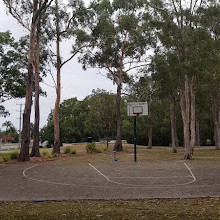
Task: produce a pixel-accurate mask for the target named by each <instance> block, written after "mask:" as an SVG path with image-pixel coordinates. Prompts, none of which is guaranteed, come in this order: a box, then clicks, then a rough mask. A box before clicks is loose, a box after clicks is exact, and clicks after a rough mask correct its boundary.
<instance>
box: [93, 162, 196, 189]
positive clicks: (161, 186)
mask: <svg viewBox="0 0 220 220" xmlns="http://www.w3.org/2000/svg"><path fill="white" fill-rule="evenodd" d="M184 164H185V166H186V168H187V169H188V170H189V172H190V174H191V176H188V177H192V178H193V180H192V181H189V182H186V183H179V184H172V185H160V186H155V185H153V186H148V185H136V184H129V183H122V182H116V181H113V180H111V179H110V178H109V177H107V176H106V175H104V174H103V173H102V172H101V171H99V170H98V169H97V168H96V167H95V166H93V165H92V164H91V163H89V166H90V167H92V168H93V169H94V170H95V171H96V172H97V173H99V174H100V175H101V176H103V177H104V178H105V179H106V180H107V181H108V182H110V183H114V184H117V185H124V186H130V187H146V188H163V187H175V186H184V185H188V184H191V183H193V182H195V181H196V177H195V176H194V174H193V172H192V171H191V169H190V168H189V167H188V166H187V164H186V163H184ZM170 178H171V179H172V177H170Z"/></svg>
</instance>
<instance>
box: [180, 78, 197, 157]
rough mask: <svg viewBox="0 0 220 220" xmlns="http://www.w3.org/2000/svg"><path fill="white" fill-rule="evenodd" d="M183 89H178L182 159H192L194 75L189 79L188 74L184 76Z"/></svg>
mask: <svg viewBox="0 0 220 220" xmlns="http://www.w3.org/2000/svg"><path fill="white" fill-rule="evenodd" d="M184 81H185V82H184V89H180V106H181V114H182V119H183V132H184V147H185V156H184V159H192V155H193V149H194V147H195V83H196V77H195V76H193V77H192V79H191V81H190V80H189V76H187V75H185V76H184Z"/></svg>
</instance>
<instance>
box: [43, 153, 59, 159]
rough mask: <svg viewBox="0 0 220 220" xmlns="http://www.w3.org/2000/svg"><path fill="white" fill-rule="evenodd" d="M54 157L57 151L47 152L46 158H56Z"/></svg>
mask: <svg viewBox="0 0 220 220" xmlns="http://www.w3.org/2000/svg"><path fill="white" fill-rule="evenodd" d="M54 157H57V154H56V153H51V154H49V153H47V154H46V158H54Z"/></svg>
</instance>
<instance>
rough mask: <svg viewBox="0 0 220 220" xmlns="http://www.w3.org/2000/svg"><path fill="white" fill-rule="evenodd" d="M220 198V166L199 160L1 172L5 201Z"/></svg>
mask: <svg viewBox="0 0 220 220" xmlns="http://www.w3.org/2000/svg"><path fill="white" fill-rule="evenodd" d="M219 196H220V165H219V164H217V163H206V164H204V163H202V162H194V161H172V162H166V161H163V162H137V163H135V162H132V163H124V162H114V163H109V164H107V163H106V164H105V163H96V164H92V163H88V164H60V163H56V162H50V163H41V164H22V165H20V164H16V165H8V166H7V167H5V168H1V169H0V200H1V201H16V200H67V199H71V200H75V199H142V198H195V197H219Z"/></svg>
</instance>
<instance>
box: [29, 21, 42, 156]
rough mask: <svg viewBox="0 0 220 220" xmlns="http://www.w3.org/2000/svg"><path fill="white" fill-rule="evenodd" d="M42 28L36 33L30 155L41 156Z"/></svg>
mask: <svg viewBox="0 0 220 220" xmlns="http://www.w3.org/2000/svg"><path fill="white" fill-rule="evenodd" d="M39 65H40V30H39V25H38V31H37V34H36V52H35V100H34V101H35V102H34V106H35V120H34V139H33V147H32V151H31V154H30V156H31V157H40V150H39V140H40V139H39V123H40V106H39V96H40V70H39Z"/></svg>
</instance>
